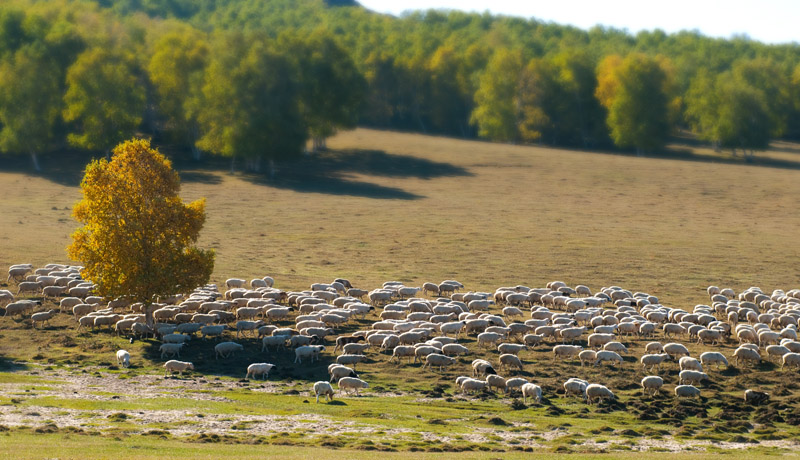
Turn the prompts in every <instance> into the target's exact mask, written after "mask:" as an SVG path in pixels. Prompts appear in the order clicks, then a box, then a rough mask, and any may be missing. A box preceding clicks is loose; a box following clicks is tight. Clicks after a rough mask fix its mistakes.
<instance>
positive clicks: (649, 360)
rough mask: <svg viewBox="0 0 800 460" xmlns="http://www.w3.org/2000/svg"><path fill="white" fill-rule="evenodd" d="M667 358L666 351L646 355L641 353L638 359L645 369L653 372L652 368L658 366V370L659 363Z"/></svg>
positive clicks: (659, 367)
mask: <svg viewBox="0 0 800 460" xmlns="http://www.w3.org/2000/svg"><path fill="white" fill-rule="evenodd" d="M667 358H669V355H668V354H666V353H659V354H648V355H642V358H641V359H640V361H641V363H642V367H643V368H644V370H645V371H650V372H653V369H655V368H658V369H659V370H660V369H661V363H663V362H664V361H666V359H667ZM648 368H649V369H648Z"/></svg>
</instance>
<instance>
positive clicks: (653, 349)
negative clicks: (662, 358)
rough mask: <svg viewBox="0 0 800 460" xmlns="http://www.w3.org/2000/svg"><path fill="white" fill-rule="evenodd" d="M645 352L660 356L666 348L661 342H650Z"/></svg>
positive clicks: (645, 347)
mask: <svg viewBox="0 0 800 460" xmlns="http://www.w3.org/2000/svg"><path fill="white" fill-rule="evenodd" d="M644 352H645V353H647V354H659V353H663V352H664V346H663V345H661V342H649V343H648V344H647V345H645V346H644Z"/></svg>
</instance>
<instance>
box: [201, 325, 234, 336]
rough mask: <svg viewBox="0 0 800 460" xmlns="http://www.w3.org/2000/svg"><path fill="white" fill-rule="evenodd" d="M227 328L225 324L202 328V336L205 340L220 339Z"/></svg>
mask: <svg viewBox="0 0 800 460" xmlns="http://www.w3.org/2000/svg"><path fill="white" fill-rule="evenodd" d="M227 328H228V326H226V325H224V324H218V325H214V326H203V327H201V328H200V336H201V337H202V338H203V339H207V338H208V337H220V336H222V333H223V332H225V329H227Z"/></svg>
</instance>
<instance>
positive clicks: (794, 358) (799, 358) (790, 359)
mask: <svg viewBox="0 0 800 460" xmlns="http://www.w3.org/2000/svg"><path fill="white" fill-rule="evenodd" d="M787 366H788V367H797V368H800V353H792V352H789V353H785V354H784V355H783V358H782V359H781V369H783V368H784V367H787Z"/></svg>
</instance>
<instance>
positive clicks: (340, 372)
mask: <svg viewBox="0 0 800 460" xmlns="http://www.w3.org/2000/svg"><path fill="white" fill-rule="evenodd" d="M328 374H330V376H331V379H330V381H331V382H334V381H336V382H338V381H339V379H341V378H342V377H355V378H358V374H356V371H354V370H353V369H351V368H349V367H347V366H343V365H341V364H336V363H334V364H331V365H330V366H328Z"/></svg>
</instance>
